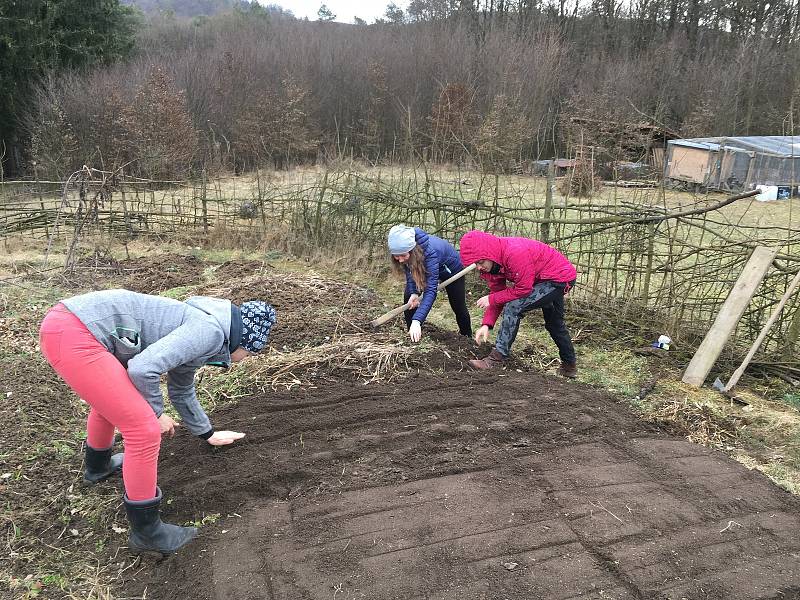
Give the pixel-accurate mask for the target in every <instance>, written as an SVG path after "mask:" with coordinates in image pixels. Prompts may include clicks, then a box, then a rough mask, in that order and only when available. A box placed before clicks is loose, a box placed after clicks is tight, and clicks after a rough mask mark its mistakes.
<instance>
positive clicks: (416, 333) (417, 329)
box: [408, 321, 422, 342]
mask: <svg viewBox="0 0 800 600" xmlns="http://www.w3.org/2000/svg"><path fill="white" fill-rule="evenodd" d="M408 337H410V338H411V341H412V342H418V341H419V340H420V339H421V338H422V325H421V324H420V322H419V321H411V327H409V328H408Z"/></svg>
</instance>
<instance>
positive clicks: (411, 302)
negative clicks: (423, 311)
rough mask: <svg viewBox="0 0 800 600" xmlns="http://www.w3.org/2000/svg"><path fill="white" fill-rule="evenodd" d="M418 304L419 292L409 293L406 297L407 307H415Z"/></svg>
mask: <svg viewBox="0 0 800 600" xmlns="http://www.w3.org/2000/svg"><path fill="white" fill-rule="evenodd" d="M418 306H419V294H411V295H410V296H409V297H408V308H409V310H411V309H412V308H417V307H418Z"/></svg>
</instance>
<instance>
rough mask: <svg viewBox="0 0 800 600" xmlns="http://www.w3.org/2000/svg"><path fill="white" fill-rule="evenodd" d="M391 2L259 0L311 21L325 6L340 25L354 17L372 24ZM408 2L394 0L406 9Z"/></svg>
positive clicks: (380, 0)
mask: <svg viewBox="0 0 800 600" xmlns="http://www.w3.org/2000/svg"><path fill="white" fill-rule="evenodd" d="M390 1H391V0H259V2H261V4H277V5H279V6H282V7H283V8H285V9H287V10H290V11H292V12H293V13H294V16H295V17H297V18H298V19H302V18H303V17H308V18H309V19H311V20H312V21H314V20H316V19H317V11H318V10H319V7H320V5H321V4H325V6H327V7H328V8H330V9H331V12H332V13H333V14H335V15H336V20H337V21H339V22H341V23H352V22H353V19H354V18H355V17H360V18H362V19H364V20H365V21H366V22H367V23H372V22H373V21H374V20H375V19H376V18H378V17H382V16H383V13H385V12H386V5H387V4H389V2H390ZM408 1H409V0H394V3H395V4H396V5H397V6H399V7H400V8H402V9H403V10H405V9H406V7H407V6H408Z"/></svg>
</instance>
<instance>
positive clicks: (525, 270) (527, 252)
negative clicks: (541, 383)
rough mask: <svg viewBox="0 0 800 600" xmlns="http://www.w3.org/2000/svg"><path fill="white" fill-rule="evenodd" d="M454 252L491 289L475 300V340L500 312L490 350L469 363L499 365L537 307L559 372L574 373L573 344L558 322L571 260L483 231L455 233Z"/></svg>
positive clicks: (570, 280) (482, 338)
mask: <svg viewBox="0 0 800 600" xmlns="http://www.w3.org/2000/svg"><path fill="white" fill-rule="evenodd" d="M460 252H461V262H462V263H464V266H465V267H466V266H469V265H471V264H472V263H476V265H477V269H478V271H480V272H481V279H484V280H486V281H487V282H488V283H489V290H490V292H491V293H490V294H488V295H487V296H483V297H481V298H479V299H478V302H477V305H478V306H479V307H480V308H483V309H484V313H483V322H482V324H481V327H480V328H479V329H478V331H477V332H476V333H475V341H476V342H477V343H479V344H480V343H481V342H488V341H489V329H491V328H492V327H494V324H495V322H496V321H497V317H499V316H500V313H501V312H502V313H503V320H502V322H501V324H500V328H499V330H498V332H497V341H496V342H495V347H494V349H493V350H492V351H491V353H490V354H489V355H488V356H487V357H486V358H483V359H481V360H471V361H469V362H470V364H471V365H472V366H473V367H474V368H476V369H492V368H495V367H500V366H502V365H503V363H504V362H505V360H506V359H507V358H508V355H509V353H510V352H511V344H513V343H514V339H515V338H516V337H517V331H519V323H520V320H521V319H522V317H523V315H524V314H525V313H526V312H528V311H530V310H532V309H534V308H541V309H542V314H543V315H544V326H545V329H547V331H548V333H549V334H550V337H551V338H553V341H554V342H555V343H556V346H558V353H559V356H560V358H561V367H560V368H559V370H558V373H559V375H562V376H563V377H576V376H577V374H578V372H577V367H576V364H575V348H574V347H573V346H572V338H571V337H570V335H569V331H568V330H567V325H566V323H565V322H564V295H565V294H566V293H567V292H568V291H569V289H570V288H571V287H572V286H573V285H575V278H576V275H577V272H576V271H575V267H574V266H573V265H572V263H570V262H569V260H567V258H566V257H565V256H564V255H563V254H561V253H560V252H559V251H558V250H556V249H555V248H553V247H551V246H548V245H547V244H544V243H542V242H539V241H537V240H531V239H528V238H521V237H497V236H494V235H491V234H489V233H485V232H483V231H470V232H468V233H466V234H465V235H464V237H462V238H461V247H460ZM509 284H510V285H509Z"/></svg>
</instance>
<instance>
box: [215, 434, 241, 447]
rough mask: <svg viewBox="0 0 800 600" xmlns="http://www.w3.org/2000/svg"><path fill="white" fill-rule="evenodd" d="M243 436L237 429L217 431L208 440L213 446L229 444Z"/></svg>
mask: <svg viewBox="0 0 800 600" xmlns="http://www.w3.org/2000/svg"><path fill="white" fill-rule="evenodd" d="M243 437H244V434H243V433H238V432H236V431H215V432H214V434H213V435H212V436H211V437H210V438H208V439H207V440H206V441H207V442H208V443H209V444H211V445H212V446H227V445H228V444H232V443H233V442H235V441H236V440H240V439H242V438H243Z"/></svg>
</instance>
